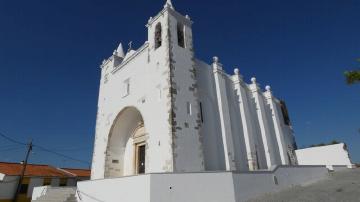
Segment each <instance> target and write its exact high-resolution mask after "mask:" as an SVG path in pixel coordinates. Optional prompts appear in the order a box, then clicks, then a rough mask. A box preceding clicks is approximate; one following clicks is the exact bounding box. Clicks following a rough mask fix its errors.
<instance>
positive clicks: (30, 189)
mask: <svg viewBox="0 0 360 202" xmlns="http://www.w3.org/2000/svg"><path fill="white" fill-rule="evenodd" d="M52 180H54V179H52ZM43 182H44V179H43V178H38V177H34V178H31V179H30V182H29V187H28V192H27V196H28V197H29V198H30V197H31V196H32V193H33V190H34V188H35V187H38V186H42V185H43Z"/></svg>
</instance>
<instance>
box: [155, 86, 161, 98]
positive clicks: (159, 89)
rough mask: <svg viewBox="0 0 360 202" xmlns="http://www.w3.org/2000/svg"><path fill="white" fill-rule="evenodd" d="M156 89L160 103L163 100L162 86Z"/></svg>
mask: <svg viewBox="0 0 360 202" xmlns="http://www.w3.org/2000/svg"><path fill="white" fill-rule="evenodd" d="M156 88H157V91H158V100H159V101H160V100H161V98H162V90H161V86H160V85H158V86H157V87H156Z"/></svg>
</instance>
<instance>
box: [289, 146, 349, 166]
mask: <svg viewBox="0 0 360 202" xmlns="http://www.w3.org/2000/svg"><path fill="white" fill-rule="evenodd" d="M295 152H296V156H297V160H298V163H299V165H326V166H328V167H330V168H331V166H338V165H342V166H349V167H350V166H352V163H351V160H350V157H349V153H348V151H347V150H346V147H345V144H344V143H340V144H334V145H327V146H320V147H311V148H306V149H298V150H296V151H295Z"/></svg>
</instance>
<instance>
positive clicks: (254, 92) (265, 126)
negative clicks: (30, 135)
mask: <svg viewBox="0 0 360 202" xmlns="http://www.w3.org/2000/svg"><path fill="white" fill-rule="evenodd" d="M146 27H147V30H148V40H147V41H146V42H145V43H144V44H143V45H142V46H141V47H140V48H139V49H137V50H131V49H129V50H128V51H127V52H126V53H125V52H124V50H123V48H122V45H121V44H120V45H119V47H118V48H117V50H115V51H114V53H113V55H112V56H111V57H109V58H108V59H107V60H104V61H103V63H102V65H101V81H100V90H99V101H98V113H97V120H96V137H95V144H94V153H93V163H92V179H103V178H112V177H121V176H129V175H138V174H143V173H168V172H170V173H180V172H201V171H252V170H259V169H270V168H271V167H273V166H276V165H294V164H296V156H295V154H294V150H295V149H296V143H295V138H294V135H293V131H292V128H291V124H290V120H289V117H288V112H287V109H286V106H285V103H284V102H283V101H281V100H279V99H277V98H275V97H274V96H273V93H272V91H271V88H270V87H269V86H266V88H265V90H264V91H263V90H262V89H260V86H259V84H258V83H257V81H256V79H255V78H252V79H251V83H249V84H247V83H245V82H244V80H243V78H242V76H241V74H240V72H239V70H238V69H234V72H233V73H231V74H228V73H226V72H225V71H224V70H223V66H222V64H221V63H220V60H219V58H218V57H214V58H213V61H212V64H207V63H205V62H203V61H201V60H199V59H197V58H196V56H195V52H194V49H193V39H192V21H191V19H190V17H189V16H188V15H185V16H184V15H182V14H180V13H178V12H177V11H176V10H175V8H174V6H173V5H172V3H171V1H169V0H168V1H167V2H166V4H165V6H164V8H163V10H162V11H161V12H160V13H159V14H158V15H156V16H155V17H151V18H150V19H149V20H148V22H147V25H146Z"/></svg>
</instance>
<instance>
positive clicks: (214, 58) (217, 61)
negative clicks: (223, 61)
mask: <svg viewBox="0 0 360 202" xmlns="http://www.w3.org/2000/svg"><path fill="white" fill-rule="evenodd" d="M213 62H214V63H216V64H217V63H219V57H217V56H214V57H213Z"/></svg>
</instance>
